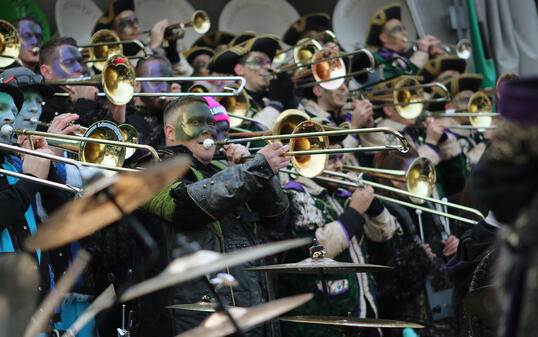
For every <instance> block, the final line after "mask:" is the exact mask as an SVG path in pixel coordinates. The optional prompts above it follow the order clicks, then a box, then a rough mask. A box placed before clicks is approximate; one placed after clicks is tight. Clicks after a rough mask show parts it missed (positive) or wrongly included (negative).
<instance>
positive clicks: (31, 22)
mask: <svg viewBox="0 0 538 337" xmlns="http://www.w3.org/2000/svg"><path fill="white" fill-rule="evenodd" d="M11 24H12V25H13V26H14V27H15V28H17V33H19V36H20V38H21V51H20V53H19V58H18V61H20V65H21V66H23V67H26V68H28V69H30V70H32V71H38V65H39V49H40V48H41V45H42V44H43V28H42V27H41V23H40V22H39V21H37V20H36V19H35V18H33V17H31V16H24V17H22V18H19V19H17V20H14V21H13V22H11ZM13 65H15V66H17V65H18V64H17V63H13V64H12V66H13Z"/></svg>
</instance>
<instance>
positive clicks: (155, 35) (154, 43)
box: [92, 0, 192, 76]
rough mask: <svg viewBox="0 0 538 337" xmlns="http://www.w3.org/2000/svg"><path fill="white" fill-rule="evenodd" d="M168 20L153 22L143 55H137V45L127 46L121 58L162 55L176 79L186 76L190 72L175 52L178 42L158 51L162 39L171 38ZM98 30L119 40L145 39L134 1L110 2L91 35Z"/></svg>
mask: <svg viewBox="0 0 538 337" xmlns="http://www.w3.org/2000/svg"><path fill="white" fill-rule="evenodd" d="M168 25H169V23H168V19H163V20H161V21H158V22H156V23H155V24H154V25H153V27H152V28H151V32H150V36H149V45H148V46H146V47H145V48H144V49H145V53H143V52H141V51H140V47H139V46H138V45H137V44H134V43H129V44H124V45H123V50H124V55H126V56H133V55H139V56H140V55H144V54H146V55H155V54H160V55H165V56H166V57H167V58H168V60H169V61H170V63H171V64H172V65H173V68H174V73H175V74H176V75H179V76H189V75H190V74H191V73H192V68H191V67H190V66H189V65H188V64H187V63H186V62H185V60H183V59H182V58H181V56H180V54H179V52H178V49H177V40H171V41H169V42H168V43H167V44H166V47H165V48H161V46H162V45H163V41H164V39H165V36H168V35H169V34H170V32H169V31H167V27H168ZM100 29H111V30H113V31H115V32H116V33H117V34H118V36H119V38H120V40H122V41H124V40H138V41H141V42H142V43H145V41H146V36H143V33H142V31H141V30H140V26H139V24H138V17H137V14H136V13H135V6H134V0H112V1H111V2H110V4H109V5H108V7H107V9H106V11H105V12H104V13H103V15H102V16H101V17H100V18H99V19H98V20H97V22H96V24H95V26H94V28H93V30H92V32H93V33H95V32H97V31H98V30H100Z"/></svg>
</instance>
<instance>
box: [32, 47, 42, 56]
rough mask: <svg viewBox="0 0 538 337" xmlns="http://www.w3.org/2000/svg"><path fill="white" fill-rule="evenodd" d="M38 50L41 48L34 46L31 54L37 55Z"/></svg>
mask: <svg viewBox="0 0 538 337" xmlns="http://www.w3.org/2000/svg"><path fill="white" fill-rule="evenodd" d="M40 50H41V48H39V47H34V48H32V54H34V55H37V54H38V53H39V51H40Z"/></svg>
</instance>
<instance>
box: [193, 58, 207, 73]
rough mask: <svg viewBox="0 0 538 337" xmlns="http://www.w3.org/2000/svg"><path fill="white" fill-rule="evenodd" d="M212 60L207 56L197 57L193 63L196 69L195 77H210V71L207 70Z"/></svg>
mask: <svg viewBox="0 0 538 337" xmlns="http://www.w3.org/2000/svg"><path fill="white" fill-rule="evenodd" d="M210 60H211V58H210V57H209V55H207V54H202V55H198V56H196V57H195V58H194V61H193V62H192V67H193V68H194V73H193V75H195V76H209V69H207V66H208V65H209V61H210Z"/></svg>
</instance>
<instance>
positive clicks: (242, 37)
mask: <svg viewBox="0 0 538 337" xmlns="http://www.w3.org/2000/svg"><path fill="white" fill-rule="evenodd" d="M253 37H256V32H253V31H251V30H247V31H244V32H242V33H241V34H239V35H237V36H236V37H234V38H233V39H232V40H231V41H230V43H229V44H228V46H230V47H233V46H237V45H240V44H242V43H243V42H245V41H248V40H250V39H252V38H253Z"/></svg>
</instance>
